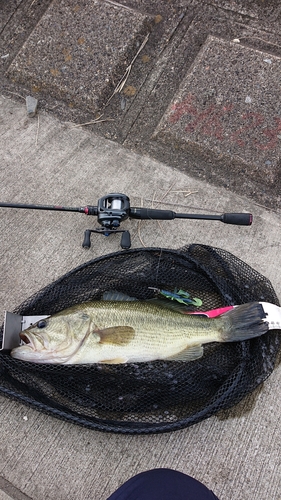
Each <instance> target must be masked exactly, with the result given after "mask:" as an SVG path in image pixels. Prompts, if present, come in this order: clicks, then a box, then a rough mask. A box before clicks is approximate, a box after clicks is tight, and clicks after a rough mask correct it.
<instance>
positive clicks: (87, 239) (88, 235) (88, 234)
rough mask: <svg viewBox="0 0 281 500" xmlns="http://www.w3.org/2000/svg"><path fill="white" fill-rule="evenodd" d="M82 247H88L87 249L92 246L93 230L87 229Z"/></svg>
mask: <svg viewBox="0 0 281 500" xmlns="http://www.w3.org/2000/svg"><path fill="white" fill-rule="evenodd" d="M82 247H83V248H86V249H87V248H90V247H91V230H90V229H86V231H85V233H84V240H83V243H82Z"/></svg>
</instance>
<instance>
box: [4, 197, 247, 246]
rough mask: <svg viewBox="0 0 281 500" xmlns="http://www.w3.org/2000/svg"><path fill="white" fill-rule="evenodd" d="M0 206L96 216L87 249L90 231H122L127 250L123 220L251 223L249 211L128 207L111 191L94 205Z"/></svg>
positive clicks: (127, 202) (126, 200)
mask: <svg viewBox="0 0 281 500" xmlns="http://www.w3.org/2000/svg"><path fill="white" fill-rule="evenodd" d="M0 207H5V208H27V209H33V210H58V211H66V212H80V213H84V214H86V215H95V216H96V217H97V220H98V223H99V224H100V225H101V227H100V228H96V229H86V231H85V233H84V241H83V243H82V246H83V247H84V248H90V246H91V233H101V234H103V235H104V236H109V235H110V234H112V233H122V237H121V247H122V248H123V249H128V248H130V246H131V237H130V233H129V231H127V230H123V229H118V228H119V227H120V224H121V222H123V221H124V220H126V219H128V218H131V219H139V220H155V219H157V220H172V219H203V220H219V221H221V222H224V223H225V224H236V225H240V226H250V225H251V224H252V220H253V216H252V214H249V213H225V214H222V215H202V214H184V213H176V212H173V211H172V210H158V209H153V208H137V207H134V208H133V207H131V206H130V199H129V198H128V196H126V195H125V194H121V193H110V194H108V195H106V196H103V197H102V198H100V199H99V200H98V205H97V206H91V205H88V206H86V207H62V206H57V205H25V204H16V203H0Z"/></svg>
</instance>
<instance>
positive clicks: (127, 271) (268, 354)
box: [0, 244, 281, 434]
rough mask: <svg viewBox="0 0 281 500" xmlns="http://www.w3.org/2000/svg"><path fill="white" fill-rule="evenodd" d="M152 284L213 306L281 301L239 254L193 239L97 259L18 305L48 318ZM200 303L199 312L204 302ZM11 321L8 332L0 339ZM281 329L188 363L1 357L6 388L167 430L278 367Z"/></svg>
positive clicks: (45, 405) (212, 410) (241, 393)
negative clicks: (183, 244)
mask: <svg viewBox="0 0 281 500" xmlns="http://www.w3.org/2000/svg"><path fill="white" fill-rule="evenodd" d="M150 287H152V288H153V287H155V288H160V289H166V290H171V291H172V290H173V289H174V288H181V289H184V290H186V291H188V292H189V293H190V294H191V296H194V297H200V298H201V299H202V300H203V305H202V306H201V307H200V308H199V310H208V309H213V308H217V307H222V306H228V305H234V304H236V305H238V304H242V303H245V302H251V301H262V302H271V303H273V304H276V305H279V302H278V298H277V296H276V294H275V292H274V289H273V287H272V285H271V283H270V281H269V280H268V279H267V278H265V277H264V276H262V275H261V274H260V273H258V272H257V271H256V270H254V269H252V268H251V267H250V266H249V265H247V264H246V263H245V262H243V261H242V260H241V259H238V258H237V257H235V256H234V255H232V254H231V253H229V252H227V251H225V250H222V249H219V248H214V247H211V246H208V245H199V244H192V245H189V246H187V247H183V248H181V249H179V250H171V249H163V248H141V249H130V250H126V251H120V252H115V253H112V254H108V255H105V256H102V257H99V258H97V259H93V260H90V261H88V262H86V263H84V264H82V265H80V266H79V267H77V268H75V269H73V270H71V271H70V272H68V273H66V274H65V275H63V276H62V277H60V278H59V279H57V280H56V281H54V282H53V283H51V284H49V285H47V286H46V287H44V288H43V289H41V290H39V291H38V292H36V293H35V294H34V295H32V296H31V297H29V298H28V299H26V300H25V301H24V302H23V303H22V304H20V305H19V306H18V307H17V308H16V309H15V310H14V311H13V312H14V313H17V314H22V315H25V316H28V315H39V314H41V315H44V314H54V313H56V312H59V311H60V310H63V309H65V308H66V307H70V306H72V305H74V304H79V303H81V302H84V301H88V300H96V299H101V297H102V294H103V293H104V292H105V291H108V290H117V291H120V292H123V293H127V294H129V295H132V296H134V297H136V298H138V299H141V300H143V299H149V298H152V297H153V296H154V291H153V290H151V288H150ZM197 310H198V309H197ZM2 334H3V326H2V329H1V330H0V339H1V337H2ZM280 344H281V336H280V331H279V330H271V331H270V332H269V333H267V334H265V335H263V336H262V337H258V338H254V339H251V340H247V341H243V342H235V343H227V344H226V343H225V344H217V343H211V344H206V345H205V346H204V356H203V358H201V359H199V360H195V361H192V362H190V363H185V362H178V361H154V362H150V363H128V364H125V365H100V364H97V365H39V364H35V363H28V362H25V361H19V360H16V359H13V358H12V357H11V356H10V355H9V353H5V352H2V353H1V354H0V394H3V395H5V396H7V397H10V398H12V399H15V400H18V401H20V402H22V403H24V404H27V405H29V406H31V407H33V408H35V409H37V410H39V411H42V412H44V413H46V414H49V415H53V416H55V417H57V418H61V419H64V420H67V421H70V422H73V423H75V424H79V425H82V426H84V427H88V428H91V429H96V430H99V431H109V432H117V433H123V434H126V433H127V434H142V433H147V434H148V433H160V432H168V431H173V430H178V429H182V428H185V427H188V426H190V425H193V424H196V423H198V422H200V421H202V420H204V419H206V418H208V417H210V416H212V415H214V414H216V413H217V412H218V411H220V410H222V409H227V408H230V407H232V406H234V405H235V404H237V403H238V402H239V401H241V400H242V399H243V398H244V397H245V396H246V395H248V394H250V393H251V392H252V391H253V390H254V389H255V388H256V387H257V386H258V385H260V384H261V383H262V382H264V380H265V379H266V378H267V377H268V376H269V375H270V374H271V373H272V371H273V369H274V366H275V362H276V359H277V355H278V352H279V350H280Z"/></svg>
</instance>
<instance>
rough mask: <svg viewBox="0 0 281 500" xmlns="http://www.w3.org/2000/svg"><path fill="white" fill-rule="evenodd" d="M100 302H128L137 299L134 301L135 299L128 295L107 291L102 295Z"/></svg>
mask: <svg viewBox="0 0 281 500" xmlns="http://www.w3.org/2000/svg"><path fill="white" fill-rule="evenodd" d="M102 300H109V301H120V302H129V301H133V300H138V299H136V298H135V297H130V296H129V295H126V294H125V293H123V292H117V291H116V290H109V291H107V292H104V293H103V295H102Z"/></svg>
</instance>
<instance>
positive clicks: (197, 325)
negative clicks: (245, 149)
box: [11, 300, 268, 364]
mask: <svg viewBox="0 0 281 500" xmlns="http://www.w3.org/2000/svg"><path fill="white" fill-rule="evenodd" d="M264 317H265V314H264V311H263V308H262V306H261V305H260V304H259V303H258V302H252V303H249V304H243V305H240V306H237V307H235V308H234V309H232V310H231V311H228V312H227V313H225V314H223V315H221V316H219V317H217V318H212V319H209V318H207V317H204V316H200V315H193V314H186V313H185V314H180V313H179V312H177V311H174V310H171V309H170V308H167V307H162V305H159V304H158V303H154V302H153V301H119V300H109V301H108V300H104V301H103V300H101V301H92V302H87V303H83V304H80V305H75V306H73V307H71V308H69V309H66V310H64V311H61V312H59V313H57V314H54V315H53V316H50V317H48V318H46V319H43V320H40V321H38V323H36V324H35V325H32V326H31V327H29V328H28V329H26V330H24V331H23V332H22V333H21V334H20V337H21V339H22V341H23V342H24V345H21V346H19V347H17V348H15V349H13V350H12V351H11V355H12V356H13V357H14V358H17V359H21V360H25V361H31V362H35V363H59V364H85V363H108V364H118V363H135V362H146V361H154V360H173V361H192V360H194V359H198V358H200V357H201V356H202V355H203V344H206V343H209V342H233V341H241V340H245V339H249V338H253V337H257V336H260V335H262V334H264V333H266V332H267V331H268V323H267V322H266V321H265V320H264Z"/></svg>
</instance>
